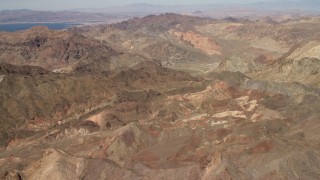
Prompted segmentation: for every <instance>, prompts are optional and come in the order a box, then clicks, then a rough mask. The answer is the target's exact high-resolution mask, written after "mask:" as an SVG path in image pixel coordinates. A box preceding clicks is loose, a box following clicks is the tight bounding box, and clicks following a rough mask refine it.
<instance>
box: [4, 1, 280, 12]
mask: <svg viewBox="0 0 320 180" xmlns="http://www.w3.org/2000/svg"><path fill="white" fill-rule="evenodd" d="M261 1H275V0H149V1H146V0H144V1H143V0H0V10H4V9H32V10H68V9H78V8H104V7H112V6H118V5H127V4H135V3H148V4H157V5H170V4H171V5H172V4H220V3H237V4H239V3H251V2H261Z"/></svg>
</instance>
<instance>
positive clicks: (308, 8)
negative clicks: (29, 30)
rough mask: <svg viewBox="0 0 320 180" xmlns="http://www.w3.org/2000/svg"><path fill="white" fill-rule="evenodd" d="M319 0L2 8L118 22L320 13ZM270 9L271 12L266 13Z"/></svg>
mask: <svg viewBox="0 0 320 180" xmlns="http://www.w3.org/2000/svg"><path fill="white" fill-rule="evenodd" d="M319 7H320V1H319V0H306V1H302V0H279V1H272V2H259V3H248V4H199V5H153V4H147V3H139V4H130V5H124V6H114V7H107V8H90V9H73V10H68V11H59V12H53V11H33V10H25V9H24V10H3V11H0V23H13V22H92V21H99V22H106V21H109V22H114V21H117V20H126V19H129V18H131V17H142V16H146V15H148V14H160V13H166V12H172V13H189V14H190V13H195V14H198V15H199V14H201V13H204V14H203V16H205V15H208V14H210V15H211V17H219V18H220V17H227V16H239V17H240V16H243V17H249V16H255V15H260V16H261V15H262V16H264V15H272V14H271V12H272V13H277V14H281V13H283V14H288V13H300V14H320V9H319ZM266 12H267V13H266Z"/></svg>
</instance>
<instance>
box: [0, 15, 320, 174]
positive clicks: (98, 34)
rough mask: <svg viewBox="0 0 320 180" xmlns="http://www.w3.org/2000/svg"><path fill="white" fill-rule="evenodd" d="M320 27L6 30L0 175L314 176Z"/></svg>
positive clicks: (185, 23) (313, 23)
mask: <svg viewBox="0 0 320 180" xmlns="http://www.w3.org/2000/svg"><path fill="white" fill-rule="evenodd" d="M319 27H320V22H319V18H318V17H312V18H297V19H292V20H286V21H276V20H275V19H272V18H264V19H260V20H256V21H250V20H244V19H234V18H227V19H223V20H213V19H208V18H198V17H190V16H185V15H176V14H163V15H159V16H148V17H145V18H135V19H132V20H129V21H125V22H122V23H117V24H113V25H102V26H95V27H82V28H73V29H69V30H67V31H51V30H48V29H45V28H34V29H31V30H27V31H21V32H16V33H2V34H1V36H0V40H1V41H0V44H1V46H0V47H1V49H3V51H1V53H0V54H1V55H0V57H1V60H0V62H2V63H1V64H0V122H1V124H2V126H1V127H0V176H1V177H2V178H3V179H10V178H11V179H14V178H15V179H204V180H205V179H319V177H320V174H319V169H320V152H319V149H320V144H319V142H320V141H319V138H320V134H319V133H318V129H319V123H318V121H319V117H320V112H319V108H320V87H319V85H320V82H319V73H318V69H319V63H320V61H319V57H320V55H319V51H318V49H319V47H318V46H319V36H318V28H319ZM67 44H69V45H67ZM23 50H25V51H26V52H27V53H28V54H29V55H30V56H28V57H29V59H24V58H23V57H24V56H23V53H22V52H23ZM67 57H68V58H67ZM8 58H9V59H8ZM10 59H11V60H10ZM4 62H6V63H4ZM8 63H10V64H8ZM31 65H33V66H31Z"/></svg>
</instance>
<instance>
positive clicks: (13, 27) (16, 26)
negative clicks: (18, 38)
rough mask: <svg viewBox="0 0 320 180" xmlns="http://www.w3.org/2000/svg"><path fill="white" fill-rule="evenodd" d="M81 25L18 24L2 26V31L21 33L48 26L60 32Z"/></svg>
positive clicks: (0, 26)
mask: <svg viewBox="0 0 320 180" xmlns="http://www.w3.org/2000/svg"><path fill="white" fill-rule="evenodd" d="M77 25H81V24H78V23H17V24H0V31H9V32H14V31H19V30H25V29H29V28H32V27H34V26H47V27H48V28H49V29H54V30H60V29H67V28H69V27H72V26H77Z"/></svg>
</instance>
